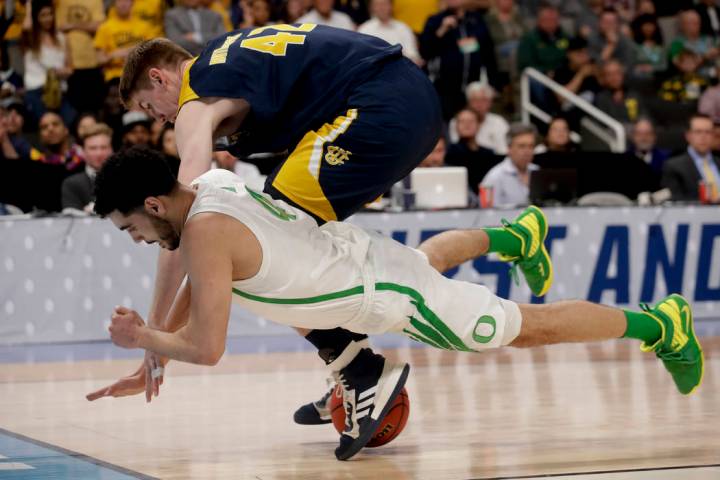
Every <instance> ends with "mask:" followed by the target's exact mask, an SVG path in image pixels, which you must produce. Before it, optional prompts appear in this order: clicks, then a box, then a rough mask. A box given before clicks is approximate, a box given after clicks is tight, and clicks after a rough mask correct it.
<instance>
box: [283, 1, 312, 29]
mask: <svg viewBox="0 0 720 480" xmlns="http://www.w3.org/2000/svg"><path fill="white" fill-rule="evenodd" d="M305 13H307V11H306V9H305V0H286V1H284V2H283V4H282V7H281V8H280V21H282V22H283V23H289V24H292V23H298V19H300V17H302V16H303V15H305Z"/></svg>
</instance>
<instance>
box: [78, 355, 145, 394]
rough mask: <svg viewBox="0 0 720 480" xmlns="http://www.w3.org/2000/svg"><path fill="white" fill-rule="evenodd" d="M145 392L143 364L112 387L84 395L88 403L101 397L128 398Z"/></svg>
mask: <svg viewBox="0 0 720 480" xmlns="http://www.w3.org/2000/svg"><path fill="white" fill-rule="evenodd" d="M144 391H145V364H144V363H143V365H140V368H138V369H137V370H136V371H135V373H133V374H132V375H128V376H127V377H123V378H121V379H120V380H118V381H117V382H115V383H113V384H112V385H108V386H107V387H103V388H101V389H100V390H96V391H94V392H92V393H88V394H87V395H85V398H87V399H88V400H89V401H91V402H92V401H93V400H97V399H98V398H102V397H128V396H130V395H137V394H138V393H141V392H144Z"/></svg>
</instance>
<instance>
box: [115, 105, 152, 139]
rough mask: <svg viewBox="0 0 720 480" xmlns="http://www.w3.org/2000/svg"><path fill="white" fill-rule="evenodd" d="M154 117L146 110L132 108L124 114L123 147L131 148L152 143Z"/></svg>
mask: <svg viewBox="0 0 720 480" xmlns="http://www.w3.org/2000/svg"><path fill="white" fill-rule="evenodd" d="M150 125H152V119H151V118H150V117H148V116H147V115H146V114H145V113H144V112H140V111H138V110H131V111H129V112H126V113H125V114H123V116H122V129H123V137H122V143H123V148H130V147H134V146H136V145H150V141H151V139H152V137H151V135H150Z"/></svg>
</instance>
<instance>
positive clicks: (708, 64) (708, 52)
mask: <svg viewBox="0 0 720 480" xmlns="http://www.w3.org/2000/svg"><path fill="white" fill-rule="evenodd" d="M683 50H690V51H692V52H695V53H697V54H698V55H699V56H700V58H701V59H702V61H703V65H702V68H701V69H700V74H701V75H702V76H704V77H706V78H710V77H712V76H713V75H715V69H714V63H715V61H716V60H717V58H718V56H719V55H720V49H718V46H717V43H716V42H715V41H714V40H713V39H712V37H709V36H707V35H702V33H701V31H700V15H698V13H697V12H696V11H694V10H687V11H685V12H682V13H681V14H680V35H678V36H677V37H676V38H675V39H674V40H673V41H672V43H671V44H670V49H669V54H670V60H671V61H672V60H675V57H677V56H678V55H679V54H680V52H682V51H683Z"/></svg>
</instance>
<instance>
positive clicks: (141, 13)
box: [105, 0, 172, 37]
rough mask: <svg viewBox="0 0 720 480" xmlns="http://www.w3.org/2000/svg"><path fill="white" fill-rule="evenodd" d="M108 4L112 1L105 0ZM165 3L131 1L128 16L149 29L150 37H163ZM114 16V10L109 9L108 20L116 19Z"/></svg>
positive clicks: (165, 1)
mask: <svg viewBox="0 0 720 480" xmlns="http://www.w3.org/2000/svg"><path fill="white" fill-rule="evenodd" d="M110 2H112V0H105V3H106V4H107V3H110ZM167 3H168V1H167V0H133V4H132V9H131V10H130V16H131V17H132V18H133V19H135V20H139V21H141V22H145V23H146V24H147V25H148V26H149V27H150V29H151V31H150V35H151V37H162V36H164V31H163V19H164V18H165V10H166V7H167ZM169 3H172V2H169ZM116 16H117V11H116V8H115V7H111V8H110V10H109V11H108V18H116Z"/></svg>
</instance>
